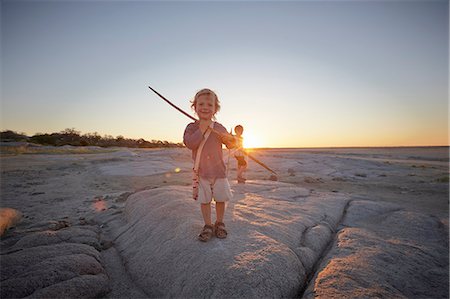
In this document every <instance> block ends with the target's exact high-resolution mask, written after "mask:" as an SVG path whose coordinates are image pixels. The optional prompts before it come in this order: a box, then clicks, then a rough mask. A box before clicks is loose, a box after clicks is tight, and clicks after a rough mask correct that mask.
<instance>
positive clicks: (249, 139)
mask: <svg viewBox="0 0 450 299" xmlns="http://www.w3.org/2000/svg"><path fill="white" fill-rule="evenodd" d="M243 138H244V140H243V145H244V148H258V147H262V146H263V142H262V141H261V139H259V138H258V137H257V136H255V135H243Z"/></svg>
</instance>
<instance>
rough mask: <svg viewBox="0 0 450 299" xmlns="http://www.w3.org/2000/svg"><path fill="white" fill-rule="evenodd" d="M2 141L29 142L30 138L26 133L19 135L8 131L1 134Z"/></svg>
mask: <svg viewBox="0 0 450 299" xmlns="http://www.w3.org/2000/svg"><path fill="white" fill-rule="evenodd" d="M0 140H1V141H27V140H28V136H26V135H25V133H17V132H15V131H11V130H6V131H3V132H0Z"/></svg>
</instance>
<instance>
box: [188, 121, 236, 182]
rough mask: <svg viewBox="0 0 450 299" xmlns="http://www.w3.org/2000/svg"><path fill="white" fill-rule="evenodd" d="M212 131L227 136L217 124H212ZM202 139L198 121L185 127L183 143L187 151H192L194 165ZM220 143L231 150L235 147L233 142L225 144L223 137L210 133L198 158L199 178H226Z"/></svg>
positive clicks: (222, 127) (223, 128)
mask: <svg viewBox="0 0 450 299" xmlns="http://www.w3.org/2000/svg"><path fill="white" fill-rule="evenodd" d="M214 130H216V131H218V132H220V133H223V134H227V135H229V133H228V132H227V130H226V129H225V127H224V126H222V125H221V124H219V123H217V122H214ZM203 138H204V137H203V134H202V131H201V130H200V125H199V122H198V121H196V122H193V123H190V124H188V125H187V127H186V129H185V130H184V137H183V142H184V144H185V145H186V147H187V148H188V149H190V150H192V159H193V160H194V163H195V157H196V155H197V149H198V147H199V145H200V143H201V142H202V140H203ZM222 143H223V144H225V145H226V146H227V148H233V147H234V146H235V144H234V142H231V143H226V142H225V141H224V140H223V137H221V136H219V135H218V134H216V133H214V132H211V133H210V135H209V137H208V140H206V142H205V145H204V146H203V149H202V153H201V156H200V166H199V170H198V171H199V175H200V177H203V178H212V179H215V178H225V177H226V173H225V170H226V168H225V163H224V162H223V153H222Z"/></svg>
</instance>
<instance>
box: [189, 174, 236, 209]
mask: <svg viewBox="0 0 450 299" xmlns="http://www.w3.org/2000/svg"><path fill="white" fill-rule="evenodd" d="M213 198H214V200H215V201H216V202H226V201H229V200H230V199H232V198H233V194H232V193H231V188H230V183H229V182H228V179H227V178H217V179H208V178H202V177H200V180H199V183H198V198H197V200H198V202H199V203H210V202H211V200H212V199H213Z"/></svg>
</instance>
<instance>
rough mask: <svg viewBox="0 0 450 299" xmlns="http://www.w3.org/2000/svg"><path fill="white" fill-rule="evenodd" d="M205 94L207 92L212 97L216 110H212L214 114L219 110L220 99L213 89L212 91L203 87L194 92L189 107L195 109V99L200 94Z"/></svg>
mask: <svg viewBox="0 0 450 299" xmlns="http://www.w3.org/2000/svg"><path fill="white" fill-rule="evenodd" d="M205 94H209V95H212V96H213V98H214V102H215V108H216V111H214V114H216V113H217V112H219V110H220V101H219V97H218V96H217V95H216V93H215V92H214V91H212V90H211V89H209V88H203V89H201V90H199V91H198V92H197V93H196V94H195V97H194V99H193V100H192V101H191V103H192V104H191V108H192V109H194V110H195V106H196V105H197V100H198V98H199V97H200V96H201V95H205Z"/></svg>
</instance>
